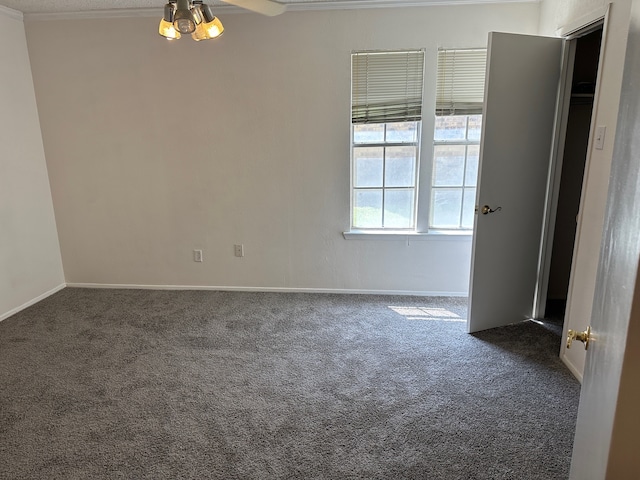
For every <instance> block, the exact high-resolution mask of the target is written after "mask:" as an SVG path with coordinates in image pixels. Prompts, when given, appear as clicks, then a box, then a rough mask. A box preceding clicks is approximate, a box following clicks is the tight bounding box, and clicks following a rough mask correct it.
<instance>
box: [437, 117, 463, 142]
mask: <svg viewBox="0 0 640 480" xmlns="http://www.w3.org/2000/svg"><path fill="white" fill-rule="evenodd" d="M466 131H467V116H466V115H450V116H446V117H436V131H435V135H434V139H435V140H436V141H443V140H464V139H465V138H466Z"/></svg>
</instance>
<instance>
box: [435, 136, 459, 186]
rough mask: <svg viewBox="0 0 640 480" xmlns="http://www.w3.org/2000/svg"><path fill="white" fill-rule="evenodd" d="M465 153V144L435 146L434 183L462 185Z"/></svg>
mask: <svg viewBox="0 0 640 480" xmlns="http://www.w3.org/2000/svg"><path fill="white" fill-rule="evenodd" d="M464 155H465V146H464V145H438V146H436V147H434V155H433V156H434V159H433V185H435V186H454V185H460V186H462V180H463V178H464Z"/></svg>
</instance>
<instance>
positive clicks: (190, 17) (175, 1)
mask: <svg viewBox="0 0 640 480" xmlns="http://www.w3.org/2000/svg"><path fill="white" fill-rule="evenodd" d="M222 32H224V27H223V26H222V22H221V21H220V20H219V19H218V18H217V17H215V16H214V15H213V13H212V12H211V7H210V6H209V5H205V4H204V3H202V1H201V0H170V1H169V3H167V4H166V5H165V6H164V16H163V17H162V19H161V20H160V26H159V27H158V33H160V35H162V36H163V37H165V38H167V39H169V40H175V39H178V38H180V37H181V36H182V35H186V34H189V33H190V34H191V38H193V39H194V40H195V41H196V42H199V41H200V40H209V39H211V38H216V37H219V36H220V35H222Z"/></svg>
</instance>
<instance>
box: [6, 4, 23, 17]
mask: <svg viewBox="0 0 640 480" xmlns="http://www.w3.org/2000/svg"><path fill="white" fill-rule="evenodd" d="M0 15H2V16H3V17H9V18H14V19H16V20H24V14H23V13H22V12H19V11H18V10H14V9H13V8H9V7H5V6H4V5H0Z"/></svg>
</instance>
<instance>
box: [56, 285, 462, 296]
mask: <svg viewBox="0 0 640 480" xmlns="http://www.w3.org/2000/svg"><path fill="white" fill-rule="evenodd" d="M67 287H71V288H112V289H117V288H121V289H127V290H131V289H138V290H215V291H221V292H273V293H339V294H350V295H409V296H415V297H466V296H467V292H426V291H412V290H358V289H349V288H289V287H237V286H213V285H138V284H124V283H67Z"/></svg>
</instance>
